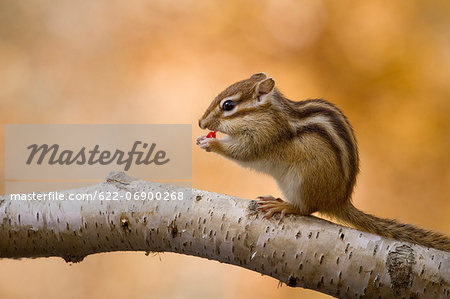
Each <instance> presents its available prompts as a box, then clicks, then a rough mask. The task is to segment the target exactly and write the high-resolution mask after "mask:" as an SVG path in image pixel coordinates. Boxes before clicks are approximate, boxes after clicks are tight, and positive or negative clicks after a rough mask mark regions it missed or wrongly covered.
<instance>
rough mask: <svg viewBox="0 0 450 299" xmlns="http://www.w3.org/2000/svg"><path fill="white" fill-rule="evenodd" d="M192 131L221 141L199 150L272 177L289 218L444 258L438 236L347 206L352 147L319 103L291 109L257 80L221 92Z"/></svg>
mask: <svg viewBox="0 0 450 299" xmlns="http://www.w3.org/2000/svg"><path fill="white" fill-rule="evenodd" d="M226 100H232V101H234V103H235V104H236V106H235V107H234V108H233V109H232V110H230V111H223V108H222V107H221V103H222V104H223V102H225V101H226ZM199 125H200V127H201V128H202V129H206V128H207V129H210V130H213V131H219V132H222V133H224V134H227V135H228V136H227V137H225V138H218V139H211V138H210V139H205V138H204V137H200V138H199V140H198V144H199V145H200V146H202V148H204V149H206V150H207V151H213V152H216V153H218V154H221V155H222V156H224V157H227V158H230V159H232V160H234V161H237V162H238V163H240V164H241V165H243V166H245V167H250V168H253V169H255V170H257V171H261V172H264V173H267V174H269V175H271V176H273V177H274V178H275V180H276V181H277V183H278V185H279V186H280V189H281V190H282V191H283V194H284V200H285V201H286V202H288V203H289V204H290V205H291V206H292V207H293V209H292V210H294V211H295V213H297V214H301V215H309V214H311V213H313V212H317V211H318V212H321V213H324V214H327V215H329V216H332V217H337V218H339V219H340V220H342V221H344V222H347V223H349V224H351V225H353V226H354V227H356V228H358V229H360V230H363V231H367V232H371V233H375V234H378V235H380V236H384V237H388V238H394V239H397V240H400V241H406V242H412V243H416V244H420V245H424V246H428V247H435V248H437V249H441V250H445V251H450V239H449V238H447V237H445V236H443V235H440V234H437V233H434V232H430V231H426V230H423V229H419V228H416V227H414V226H412V225H407V224H401V223H398V222H396V221H395V220H390V219H383V218H377V217H375V216H372V215H369V214H365V213H363V212H361V211H359V210H358V209H356V208H355V207H354V206H353V204H352V203H351V195H352V192H353V189H354V186H355V183H356V176H357V174H358V172H359V157H358V147H357V143H356V138H355V134H354V132H353V129H352V126H351V125H350V123H349V121H348V120H347V118H346V116H345V115H344V114H343V113H342V111H341V110H340V109H339V108H337V107H336V106H335V105H333V104H331V103H329V102H327V101H325V100H321V99H310V100H305V101H299V102H294V101H291V100H289V99H287V98H285V97H284V96H283V95H282V94H281V93H280V92H279V91H278V90H277V89H276V88H275V87H274V81H273V79H271V78H268V77H267V75H266V74H264V73H259V74H255V75H253V76H252V77H250V78H249V79H246V80H242V81H239V82H236V83H234V84H232V85H231V86H230V87H228V88H227V89H225V90H224V91H223V92H221V93H220V94H219V95H218V96H217V97H216V98H215V99H214V100H213V102H212V103H211V105H210V106H209V107H208V109H207V110H206V112H205V113H204V115H203V117H202V118H201V119H200V120H199Z"/></svg>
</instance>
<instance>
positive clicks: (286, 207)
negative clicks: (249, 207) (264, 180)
mask: <svg viewBox="0 0 450 299" xmlns="http://www.w3.org/2000/svg"><path fill="white" fill-rule="evenodd" d="M258 199H259V200H260V202H258V204H259V210H260V211H262V212H265V214H264V218H267V219H269V218H270V217H272V216H273V214H275V213H281V218H280V220H282V219H283V218H284V216H285V215H287V214H293V215H301V212H300V210H299V209H298V208H297V207H296V206H294V205H292V204H290V203H287V202H285V201H283V200H282V199H281V198H275V197H273V196H258Z"/></svg>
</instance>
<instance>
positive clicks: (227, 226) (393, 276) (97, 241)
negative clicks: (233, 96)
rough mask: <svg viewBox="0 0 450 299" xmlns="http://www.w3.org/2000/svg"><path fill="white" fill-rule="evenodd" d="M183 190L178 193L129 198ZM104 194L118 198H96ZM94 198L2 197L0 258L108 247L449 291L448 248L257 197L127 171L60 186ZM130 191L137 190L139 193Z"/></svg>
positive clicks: (337, 285) (386, 292) (74, 256)
mask: <svg viewBox="0 0 450 299" xmlns="http://www.w3.org/2000/svg"><path fill="white" fill-rule="evenodd" d="M181 191H183V192H184V194H185V195H186V194H189V197H188V198H186V197H185V198H184V199H183V200H179V199H178V198H175V199H170V200H134V199H132V200H126V199H125V198H126V197H127V196H128V197H130V196H136V195H139V194H141V192H145V193H146V194H149V193H155V192H169V193H171V194H172V193H173V192H175V194H178V192H181ZM107 192H111V196H114V195H116V194H117V196H116V197H117V198H120V197H122V198H121V199H120V200H99V197H98V196H99V194H100V193H102V194H103V196H104V197H106V196H107ZM59 194H62V195H60V196H65V198H68V196H69V195H70V194H81V195H83V194H90V195H91V196H93V195H94V194H96V195H97V199H96V200H90V201H81V200H63V201H61V200H52V199H51V200H48V198H47V200H14V199H11V195H9V196H2V197H0V217H1V219H2V225H1V228H0V257H2V258H23V257H50V256H59V257H62V258H64V259H65V260H66V261H67V262H80V261H82V260H83V258H84V257H85V256H87V255H89V254H93V253H100V252H110V251H147V252H149V251H156V252H161V251H168V252H177V253H182V254H188V255H194V256H198V257H204V258H208V259H213V260H217V261H219V262H223V263H228V264H233V265H237V266H240V267H244V268H247V269H250V270H254V271H256V272H259V273H261V274H264V275H269V276H271V277H273V278H275V279H278V280H280V281H281V282H284V283H286V284H287V285H288V286H291V287H303V288H308V289H313V290H317V291H319V292H323V293H326V294H330V295H333V296H338V297H341V298H346V297H352V298H353V297H355V296H356V297H359V296H363V295H367V296H370V297H379V296H381V297H383V298H386V297H394V296H400V297H408V298H409V297H414V298H415V297H446V296H449V294H450V284H449V281H450V253H449V252H442V251H438V250H434V249H427V248H424V247H421V246H418V245H412V244H408V243H401V242H397V241H395V240H390V239H385V238H381V237H379V236H376V235H372V234H368V233H363V232H360V231H357V230H354V229H351V228H347V227H343V226H340V225H336V224H333V223H330V222H328V221H325V220H322V219H318V218H315V217H299V216H287V217H286V218H285V219H283V221H282V222H280V221H279V220H277V218H276V217H273V218H272V219H269V220H267V219H264V218H263V217H262V214H261V213H259V212H258V211H257V204H256V202H255V201H250V200H245V199H239V198H236V197H231V196H227V195H222V194H216V193H211V192H206V191H199V190H192V191H191V190H190V189H184V188H180V187H175V186H169V185H164V184H158V183H150V182H144V181H137V180H134V179H132V178H130V177H127V176H126V175H125V174H123V173H121V172H114V173H111V174H110V175H109V176H108V177H107V179H106V181H105V182H104V183H101V184H98V185H95V186H90V187H85V188H80V189H75V190H67V191H61V192H59ZM133 198H134V197H133Z"/></svg>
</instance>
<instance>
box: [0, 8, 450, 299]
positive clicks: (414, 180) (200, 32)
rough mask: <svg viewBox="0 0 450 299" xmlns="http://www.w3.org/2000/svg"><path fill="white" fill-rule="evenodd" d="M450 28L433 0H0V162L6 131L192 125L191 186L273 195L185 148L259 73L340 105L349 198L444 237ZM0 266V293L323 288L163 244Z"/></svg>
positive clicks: (447, 14)
mask: <svg viewBox="0 0 450 299" xmlns="http://www.w3.org/2000/svg"><path fill="white" fill-rule="evenodd" d="M449 37H450V2H449V1H444V0H442V1H439V0H438V1H387V0H383V1H347V0H345V1H328V2H325V1H316V0H279V1H275V0H273V1H256V0H254V1H194V0H182V1H176V2H175V1H163V0H158V1H144V0H142V1H127V2H124V1H118V0H115V1H113V0H109V1H106V0H103V1H68V0H63V1H50V0H45V1H44V0H38V1H0V82H1V88H0V105H1V106H0V107H1V110H0V119H1V124H2V128H1V130H0V132H1V133H0V134H1V136H0V140H1V143H2V144H0V145H1V147H0V148H1V151H0V154H1V158H2V159H0V161H1V162H0V163H1V164H0V168H2V169H4V152H3V149H4V140H3V139H4V124H11V123H90V124H103V123H114V124H122V123H123V124H128V123H143V124H144V123H189V124H192V125H193V136H192V148H193V186H194V187H195V188H198V189H204V190H209V191H215V192H220V193H227V194H233V195H237V196H240V197H244V198H255V197H256V196H258V195H262V194H272V195H275V196H276V195H281V194H280V192H279V190H278V189H277V187H276V185H275V183H274V182H273V180H272V179H271V178H269V177H266V176H263V175H260V174H257V173H254V172H251V171H249V170H247V169H243V168H241V167H239V166H237V165H236V164H234V163H232V162H230V161H227V160H225V159H223V158H221V157H219V156H217V155H215V154H212V153H206V152H203V151H201V150H200V149H199V148H197V147H196V146H195V138H196V137H197V136H198V135H200V134H203V133H204V132H202V131H201V130H200V129H199V128H198V126H197V120H198V118H199V117H200V116H201V114H202V113H203V111H204V110H205V109H206V108H207V106H208V105H209V103H210V101H211V100H212V99H213V98H214V97H215V96H216V95H217V94H218V93H219V92H220V91H222V90H223V89H224V88H225V87H227V86H228V85H229V84H231V83H233V82H234V81H237V80H241V79H244V78H247V77H249V76H250V75H251V74H253V73H256V72H261V71H264V72H266V73H268V74H269V75H270V76H272V77H273V78H274V79H275V80H276V82H277V85H278V88H279V89H280V90H281V91H282V92H283V93H284V94H285V95H286V96H287V97H288V98H290V99H293V100H294V99H295V100H300V99H306V98H325V99H328V100H330V101H332V102H334V103H335V104H337V105H338V106H339V107H340V108H341V109H342V110H343V111H344V112H345V113H346V115H347V116H348V118H349V119H350V121H351V122H352V124H353V126H354V128H355V131H356V134H357V138H358V141H359V148H360V155H361V161H362V163H361V174H360V176H359V179H358V186H357V189H356V192H355V194H354V202H355V205H356V206H357V207H359V208H360V209H362V210H364V211H368V212H371V213H373V214H375V215H379V216H383V217H391V218H397V219H399V220H401V221H403V222H408V223H415V224H417V225H419V226H422V227H426V228H430V229H434V230H437V231H440V232H443V233H446V234H450V201H449V195H450V192H449V191H450V171H449V165H450V161H449V160H450V158H449V157H450V155H449V152H450V134H449V130H450V120H449V116H450V84H449V77H450V38H449ZM218 170H219V171H218ZM0 179H1V181H2V182H4V173H3V172H1V175H0ZM2 185H3V184H2ZM0 188H4V187H3V186H1V187H0ZM0 191H1V193H4V189H1V190H0ZM0 266H1V268H2V271H1V273H0V295H1V297H2V298H28V297H33V298H79V297H83V298H101V297H106V298H119V297H125V296H126V297H133V298H300V297H302V298H325V297H327V296H325V295H322V294H319V293H316V292H313V291H308V290H302V289H292V288H288V287H286V286H283V287H281V288H279V287H277V285H278V281H276V280H274V279H272V278H268V277H261V275H259V274H258V273H256V272H251V271H248V270H245V269H241V268H238V267H234V266H230V265H226V264H219V263H218V262H215V261H208V260H204V259H200V258H196V257H188V256H182V255H177V254H167V253H166V254H159V255H158V256H148V257H147V256H145V255H144V253H109V254H99V255H94V256H89V257H87V258H86V259H85V261H83V262H82V263H80V264H74V265H71V266H69V265H67V264H66V263H65V262H64V261H63V260H62V259H57V258H49V259H37V260H30V259H25V260H20V261H15V260H1V261H0Z"/></svg>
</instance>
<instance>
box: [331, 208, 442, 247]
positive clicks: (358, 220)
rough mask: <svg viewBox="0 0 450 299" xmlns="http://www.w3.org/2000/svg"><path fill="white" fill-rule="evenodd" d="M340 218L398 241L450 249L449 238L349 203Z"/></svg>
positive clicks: (337, 215)
mask: <svg viewBox="0 0 450 299" xmlns="http://www.w3.org/2000/svg"><path fill="white" fill-rule="evenodd" d="M334 216H336V217H338V218H339V219H340V220H342V221H344V222H346V223H348V224H350V225H352V226H354V227H355V228H356V229H359V230H362V231H365V232H369V233H373V234H376V235H379V236H383V237H386V238H391V239H395V240H398V241H405V242H410V243H414V244H418V245H422V246H425V247H433V248H435V249H438V250H443V251H450V238H448V237H446V236H444V235H442V234H439V233H435V232H433V231H429V230H425V229H421V228H418V227H415V226H414V225H409V224H402V223H399V222H397V221H395V220H391V219H385V218H378V217H375V216H373V215H370V214H365V213H364V212H362V211H360V210H358V209H357V208H355V207H354V206H353V205H352V204H349V205H348V206H347V207H346V208H344V209H341V210H340V212H339V213H338V214H336V215H334Z"/></svg>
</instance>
